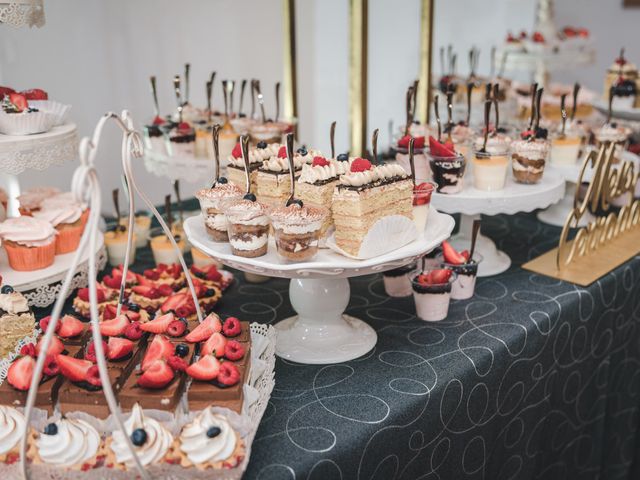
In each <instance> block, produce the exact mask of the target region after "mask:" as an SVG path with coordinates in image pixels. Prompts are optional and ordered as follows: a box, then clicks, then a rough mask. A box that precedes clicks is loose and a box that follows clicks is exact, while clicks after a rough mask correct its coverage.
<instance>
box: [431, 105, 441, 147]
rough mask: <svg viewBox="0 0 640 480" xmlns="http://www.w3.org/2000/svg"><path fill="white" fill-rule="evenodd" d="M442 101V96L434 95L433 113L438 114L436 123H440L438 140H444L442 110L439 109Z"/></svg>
mask: <svg viewBox="0 0 640 480" xmlns="http://www.w3.org/2000/svg"><path fill="white" fill-rule="evenodd" d="M439 103H440V96H439V95H434V96H433V113H434V115H435V116H436V124H437V125H438V141H439V142H441V141H442V125H441V124H440V112H439V111H438V104H439Z"/></svg>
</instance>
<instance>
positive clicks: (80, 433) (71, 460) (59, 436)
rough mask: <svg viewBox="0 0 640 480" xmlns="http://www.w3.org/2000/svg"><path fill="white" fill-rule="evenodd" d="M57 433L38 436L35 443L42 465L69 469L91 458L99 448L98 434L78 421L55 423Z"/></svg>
mask: <svg viewBox="0 0 640 480" xmlns="http://www.w3.org/2000/svg"><path fill="white" fill-rule="evenodd" d="M56 426H57V427H58V433H56V434H55V435H45V434H44V433H41V434H40V437H39V438H38V440H37V441H36V443H37V446H38V454H39V455H40V458H42V461H43V462H44V463H48V464H50V465H59V466H64V467H70V466H72V465H79V464H82V463H84V462H86V461H87V460H89V459H91V458H93V457H94V456H95V455H96V453H97V452H98V447H99V446H100V434H99V433H98V431H97V430H96V429H95V428H93V427H92V426H91V425H90V424H89V423H87V422H85V421H84V420H80V419H68V418H63V419H61V420H58V421H57V422H56Z"/></svg>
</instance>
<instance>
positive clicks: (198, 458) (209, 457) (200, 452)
mask: <svg viewBox="0 0 640 480" xmlns="http://www.w3.org/2000/svg"><path fill="white" fill-rule="evenodd" d="M211 427H218V428H219V429H220V433H219V434H218V435H216V436H215V437H213V438H209V437H208V436H207V431H208V430H209V429H210V428H211ZM236 442H237V439H236V434H235V432H234V431H233V428H231V425H229V422H227V420H226V419H225V418H224V417H223V416H222V415H216V414H214V413H213V412H212V411H211V408H207V409H206V410H203V411H202V412H200V414H199V415H198V416H197V417H196V418H195V419H194V420H193V421H192V422H191V423H189V424H187V425H185V426H184V428H183V429H182V433H181V434H180V450H182V451H183V452H184V453H185V454H186V455H187V458H189V461H190V462H191V463H193V464H194V465H199V464H202V463H205V462H207V463H215V462H220V461H223V460H226V459H227V458H229V457H230V456H231V454H232V453H233V451H234V450H235V448H236Z"/></svg>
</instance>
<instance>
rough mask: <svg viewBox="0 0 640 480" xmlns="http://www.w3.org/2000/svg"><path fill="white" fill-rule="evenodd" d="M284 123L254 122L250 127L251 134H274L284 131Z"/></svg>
mask: <svg viewBox="0 0 640 480" xmlns="http://www.w3.org/2000/svg"><path fill="white" fill-rule="evenodd" d="M284 128H285V124H283V123H276V122H265V123H256V124H255V125H253V127H251V133H252V134H253V135H256V134H257V135H265V134H269V135H276V134H278V133H281V132H283V131H284Z"/></svg>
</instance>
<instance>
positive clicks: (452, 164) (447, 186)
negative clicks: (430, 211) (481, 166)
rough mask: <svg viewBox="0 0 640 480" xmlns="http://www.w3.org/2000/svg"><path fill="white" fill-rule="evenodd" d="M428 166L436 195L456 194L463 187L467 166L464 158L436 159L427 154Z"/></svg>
mask: <svg viewBox="0 0 640 480" xmlns="http://www.w3.org/2000/svg"><path fill="white" fill-rule="evenodd" d="M429 165H430V166H431V173H432V175H433V181H434V182H435V184H436V185H437V191H438V193H458V192H460V191H461V190H462V188H463V187H464V171H465V168H466V165H467V162H466V160H465V159H464V156H463V155H462V154H460V153H458V154H457V155H456V156H455V157H438V156H434V155H431V154H429Z"/></svg>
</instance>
